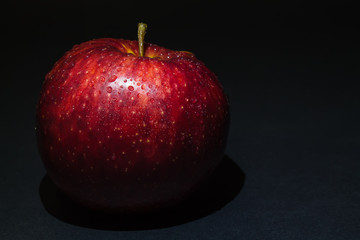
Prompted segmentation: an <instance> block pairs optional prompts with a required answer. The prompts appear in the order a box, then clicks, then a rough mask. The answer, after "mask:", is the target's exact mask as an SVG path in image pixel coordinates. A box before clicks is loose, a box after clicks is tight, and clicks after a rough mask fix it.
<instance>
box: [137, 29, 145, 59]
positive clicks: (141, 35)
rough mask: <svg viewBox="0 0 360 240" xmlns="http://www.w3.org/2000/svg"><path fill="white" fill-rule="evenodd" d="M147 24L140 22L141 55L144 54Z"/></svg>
mask: <svg viewBox="0 0 360 240" xmlns="http://www.w3.org/2000/svg"><path fill="white" fill-rule="evenodd" d="M146 28H147V25H146V24H145V23H139V24H138V39H139V56H140V57H143V56H144V37H145V33H146Z"/></svg>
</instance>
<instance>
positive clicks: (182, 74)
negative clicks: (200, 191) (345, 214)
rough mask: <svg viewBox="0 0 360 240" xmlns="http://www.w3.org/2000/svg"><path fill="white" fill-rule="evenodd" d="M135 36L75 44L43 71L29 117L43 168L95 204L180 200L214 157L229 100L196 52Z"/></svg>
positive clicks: (136, 206) (147, 206)
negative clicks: (33, 123)
mask: <svg viewBox="0 0 360 240" xmlns="http://www.w3.org/2000/svg"><path fill="white" fill-rule="evenodd" d="M145 27H146V25H145V24H139V39H138V40H123V39H113V38H102V39H95V40H91V41H88V42H84V43H81V44H80V45H75V46H74V47H73V48H72V49H71V50H70V51H68V52H66V53H65V55H64V56H63V57H61V59H60V60H58V61H57V62H56V63H55V65H54V67H53V68H52V70H51V71H50V72H49V73H48V74H47V75H46V77H45V81H44V83H43V86H42V89H41V93H40V98H39V102H38V105H37V114H36V119H37V120H36V133H37V140H38V146H39V152H40V155H41V158H42V161H43V163H44V166H45V169H46V171H47V173H48V175H49V177H50V178H51V179H52V181H53V182H54V183H55V184H56V186H57V187H58V188H59V189H60V190H61V191H63V192H64V193H65V194H66V195H67V196H68V197H69V198H71V199H73V200H74V201H76V202H77V203H79V204H81V205H83V206H86V207H89V208H92V209H95V210H99V211H105V212H111V213H123V212H147V211H154V210H157V209H161V208H164V207H169V206H172V205H173V204H176V203H178V202H179V201H181V200H183V199H185V198H186V197H187V196H189V194H191V192H193V191H196V189H197V188H198V187H199V186H201V184H202V183H203V182H204V181H205V180H206V179H207V178H208V177H209V176H210V175H211V173H212V172H213V171H214V169H215V168H216V167H217V166H218V164H219V163H220V161H221V160H222V157H223V154H224V149H225V145H226V138H227V134H228V127H229V105H228V101H227V98H226V96H225V94H224V91H223V89H222V86H221V85H220V83H219V81H218V79H217V76H216V75H215V74H214V73H213V72H212V71H210V70H209V69H208V68H207V67H206V66H205V64H204V63H203V62H201V61H199V60H198V59H197V58H196V57H195V56H194V54H192V53H190V52H187V51H173V50H169V49H166V48H164V47H160V46H158V45H155V44H150V43H146V42H144V41H143V36H144V34H145Z"/></svg>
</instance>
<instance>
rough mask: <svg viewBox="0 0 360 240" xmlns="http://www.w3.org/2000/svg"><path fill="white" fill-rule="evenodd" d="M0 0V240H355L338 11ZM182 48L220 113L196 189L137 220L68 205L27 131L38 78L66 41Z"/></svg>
mask: <svg viewBox="0 0 360 240" xmlns="http://www.w3.org/2000/svg"><path fill="white" fill-rule="evenodd" d="M274 2H275V1H265V0H264V1H260V0H256V1H238V2H237V1H234V2H226V1H220V2H212V1H205V0H204V1H200V0H192V1H191V0H184V1H163V2H159V1H147V2H141V1H108V0H104V1H100V2H95V1H76V2H75V1H70V0H64V1H60V0H57V1H35V2H34V1H27V2H20V1H13V2H5V3H2V7H1V36H2V37H1V38H2V44H1V46H2V50H1V58H2V59H1V75H0V77H1V85H0V86H1V94H0V104H1V111H0V112H1V122H0V123H1V124H0V130H1V144H0V147H1V153H2V154H1V167H0V210H1V212H0V238H1V239H75V238H76V239H161V238H167V239H359V238H360V148H359V144H360V129H359V125H358V122H359V116H360V115H359V103H360V99H359V87H360V84H359V82H358V81H359V77H360V72H359V53H360V44H359V40H360V39H359V38H358V34H359V25H358V24H357V20H358V11H357V8H355V6H354V5H353V4H352V3H351V2H350V1H339V2H334V1H333V2H332V1H326V2H319V1H312V2H306V1H276V3H274ZM140 21H143V22H146V23H147V24H148V31H147V32H148V34H147V35H146V41H148V42H152V43H156V44H158V45H161V46H164V47H167V48H170V49H177V50H187V51H191V52H193V53H195V55H196V56H197V57H198V58H199V59H200V60H202V61H204V62H205V63H206V65H207V66H208V67H209V68H210V69H212V70H213V71H214V72H215V73H217V75H218V76H219V79H220V81H221V83H222V85H223V87H224V90H225V92H226V94H227V95H228V97H229V100H230V103H231V128H230V134H229V138H228V145H227V150H226V156H225V157H224V161H223V165H222V167H221V169H220V170H218V173H217V175H216V176H215V177H214V178H213V179H212V182H210V183H209V184H208V187H207V189H205V190H203V191H202V192H200V193H199V194H198V196H195V197H194V198H193V199H192V200H189V201H190V202H188V203H186V204H183V205H182V206H180V207H179V208H177V209H173V210H170V211H169V212H167V213H158V214H154V215H151V216H121V217H116V216H107V215H100V214H96V213H91V212H87V211H86V210H83V209H80V208H78V207H76V206H74V205H72V203H69V202H68V201H67V200H66V199H64V198H63V196H62V195H61V194H59V193H58V192H57V191H56V189H55V188H54V187H53V185H52V183H51V181H50V180H49V179H48V178H47V177H46V175H45V174H46V173H45V170H44V168H43V166H42V163H41V160H40V157H39V154H38V152H37V145H36V138H35V134H34V123H35V106H36V102H37V98H38V95H39V91H40V88H41V84H42V81H43V79H44V75H45V74H46V73H47V72H48V71H49V70H50V69H51V67H52V65H53V64H54V62H55V61H56V60H57V59H58V58H60V57H61V56H62V54H64V52H65V51H67V50H69V49H70V48H71V47H72V46H73V45H74V44H77V43H81V42H83V41H87V40H90V39H93V38H99V37H114V38H125V39H136V33H137V29H136V28H137V23H138V22H140Z"/></svg>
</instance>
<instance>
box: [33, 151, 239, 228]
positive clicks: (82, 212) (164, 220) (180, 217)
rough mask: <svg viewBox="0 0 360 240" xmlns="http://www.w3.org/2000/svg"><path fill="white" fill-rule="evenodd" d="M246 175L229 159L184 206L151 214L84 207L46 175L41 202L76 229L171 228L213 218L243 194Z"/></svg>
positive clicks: (43, 181) (225, 159)
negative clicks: (96, 210) (65, 193)
mask: <svg viewBox="0 0 360 240" xmlns="http://www.w3.org/2000/svg"><path fill="white" fill-rule="evenodd" d="M244 181H245V174H244V173H243V171H242V170H241V169H240V168H239V166H238V165H237V164H236V163H235V162H234V161H233V160H231V159H230V158H229V157H228V156H224V158H223V160H222V162H221V163H220V165H219V166H218V168H217V169H216V170H215V172H214V174H213V175H212V176H211V177H210V178H209V179H208V181H206V183H205V184H204V185H203V186H202V187H201V188H200V189H198V191H196V192H195V193H193V194H192V195H191V196H190V197H189V198H187V199H186V200H185V201H183V202H181V203H180V204H178V205H176V206H174V207H172V208H170V209H165V210H163V211H158V212H152V213H148V214H134V215H130V214H127V215H111V214H105V213H100V212H95V211H92V210H89V209H87V208H84V207H82V206H80V205H78V204H76V203H74V202H73V201H72V200H70V199H69V198H67V197H66V196H65V195H64V194H63V193H62V192H61V191H60V190H59V189H58V188H57V187H56V186H55V184H54V183H53V182H52V181H51V179H50V178H49V177H48V176H47V175H45V176H44V177H43V179H42V181H41V183H40V187H39V193H40V198H41V201H42V203H43V205H44V207H45V209H46V211H47V212H48V213H50V214H51V215H52V216H54V217H56V218H57V219H59V220H61V221H64V222H66V223H70V224H73V225H76V226H81V227H88V228H94V229H101V230H124V231H126V230H145V229H156V228H164V227H171V226H175V225H179V224H183V223H187V222H190V221H193V220H196V219H199V218H202V217H205V216H207V215H210V214H212V213H214V212H216V211H217V210H219V209H221V208H222V207H224V206H225V205H226V204H227V203H229V202H230V201H231V200H232V199H234V198H235V196H236V195H237V194H238V193H239V192H240V191H241V188H242V186H243V185H244Z"/></svg>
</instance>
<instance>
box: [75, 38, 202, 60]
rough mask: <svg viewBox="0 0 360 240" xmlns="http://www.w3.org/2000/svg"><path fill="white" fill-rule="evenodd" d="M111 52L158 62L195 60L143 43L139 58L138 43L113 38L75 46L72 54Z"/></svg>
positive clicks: (177, 52)
mask: <svg viewBox="0 0 360 240" xmlns="http://www.w3.org/2000/svg"><path fill="white" fill-rule="evenodd" d="M99 49H100V50H103V51H105V50H110V49H111V50H113V51H115V52H117V53H120V54H121V53H122V54H125V55H126V56H128V57H145V58H153V59H158V60H171V59H178V58H188V59H196V58H195V55H194V54H193V53H191V52H188V51H175V50H170V49H167V48H164V47H160V46H158V45H156V44H151V43H144V55H143V56H140V53H139V42H138V41H136V40H124V39H115V38H99V39H94V40H91V41H87V42H84V43H81V44H80V45H76V46H74V47H73V49H72V50H71V51H72V52H77V53H80V52H86V51H91V50H93V51H96V50H99Z"/></svg>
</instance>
